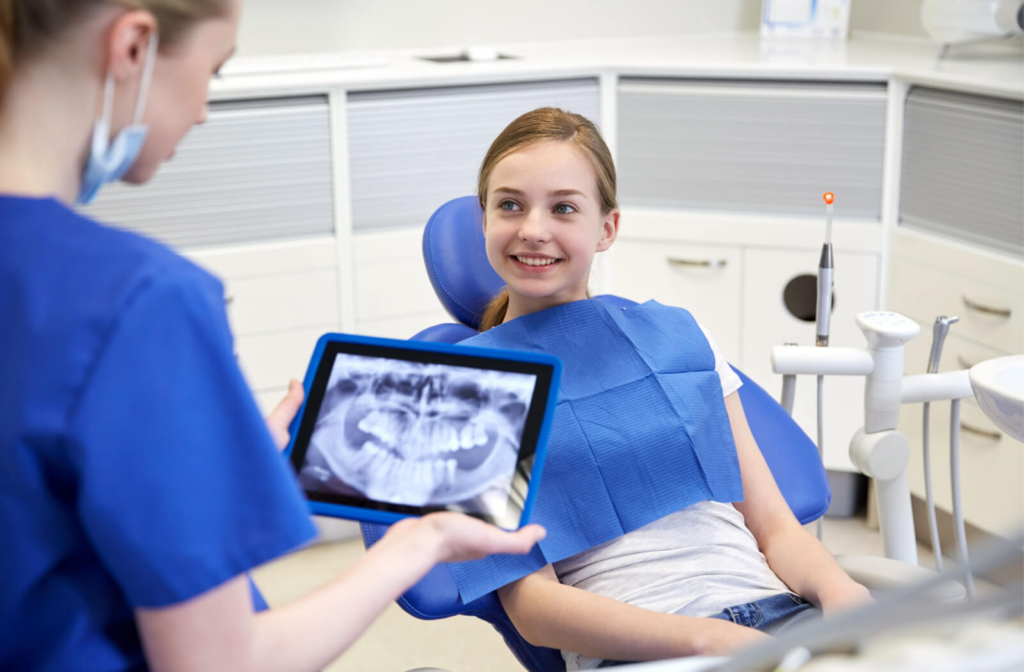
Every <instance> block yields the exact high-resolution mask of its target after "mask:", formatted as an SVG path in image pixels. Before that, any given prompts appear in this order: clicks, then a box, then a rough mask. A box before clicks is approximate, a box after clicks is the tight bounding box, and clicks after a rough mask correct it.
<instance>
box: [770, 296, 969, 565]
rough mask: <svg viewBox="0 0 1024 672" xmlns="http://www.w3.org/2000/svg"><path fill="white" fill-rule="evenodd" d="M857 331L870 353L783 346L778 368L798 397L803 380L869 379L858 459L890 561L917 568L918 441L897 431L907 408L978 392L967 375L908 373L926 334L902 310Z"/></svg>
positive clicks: (869, 318)
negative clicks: (915, 346)
mask: <svg viewBox="0 0 1024 672" xmlns="http://www.w3.org/2000/svg"><path fill="white" fill-rule="evenodd" d="M857 326H858V327H860V329H861V331H862V332H863V333H864V336H865V338H866V339H867V342H868V348H867V350H861V349H857V348H835V347H829V348H819V347H805V346H785V345H783V346H778V347H776V348H775V349H774V350H773V352H772V369H773V370H774V371H775V373H779V374H782V375H783V389H784V393H788V394H789V395H790V397H792V387H793V385H794V383H793V382H792V381H793V380H794V379H793V378H792V377H793V376H796V375H816V376H817V375H858V376H866V378H867V380H866V382H865V386H864V426H863V427H862V428H861V429H859V430H857V432H856V433H855V434H854V436H853V439H852V440H851V441H850V458H851V460H852V461H853V463H854V465H855V466H856V467H857V469H859V470H860V471H861V472H862V473H864V474H865V475H867V476H869V477H871V478H873V479H875V485H876V492H877V496H878V510H879V524H880V526H881V531H882V542H883V547H884V553H885V556H886V557H887V558H890V559H892V560H898V561H900V562H904V563H907V564H911V565H917V562H918V560H917V542H916V535H915V533H914V520H913V514H912V509H911V503H910V484H909V481H908V478H907V464H908V463H909V459H910V444H909V443H908V441H907V439H906V437H905V436H904V435H903V434H902V433H901V432H899V431H898V430H897V429H896V427H897V424H898V422H899V415H900V406H901V405H902V404H908V403H921V402H925V401H940V400H947V399H961V398H965V397H972V396H974V393H973V391H972V389H971V384H970V379H969V377H968V374H967V371H953V372H949V373H935V374H922V375H917V376H904V375H903V349H904V346H905V345H906V343H907V342H908V341H910V340H911V339H912V338H914V337H915V336H917V335H918V333H920V330H921V328H920V327H919V326H918V325H917V323H915V322H914V321H912V320H910V319H908V318H906V317H904V316H902V315H899V314H898V313H889V312H869V313H861V314H860V315H858V316H857ZM787 388H788V389H787Z"/></svg>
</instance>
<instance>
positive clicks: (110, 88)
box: [100, 70, 114, 140]
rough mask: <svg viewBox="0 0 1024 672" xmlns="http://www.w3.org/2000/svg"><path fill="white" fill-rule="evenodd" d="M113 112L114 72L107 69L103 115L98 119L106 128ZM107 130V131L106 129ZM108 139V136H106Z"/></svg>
mask: <svg viewBox="0 0 1024 672" xmlns="http://www.w3.org/2000/svg"><path fill="white" fill-rule="evenodd" d="M113 114H114V73H112V72H110V71H109V70H108V71H107V81H106V83H105V84H104V85H103V116H101V117H100V119H101V120H102V121H103V125H104V126H106V128H107V129H109V128H110V119H111V117H112V116H113ZM108 132H109V131H108ZM108 140H109V138H108Z"/></svg>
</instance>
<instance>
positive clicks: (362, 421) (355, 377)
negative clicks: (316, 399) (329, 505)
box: [299, 353, 537, 517]
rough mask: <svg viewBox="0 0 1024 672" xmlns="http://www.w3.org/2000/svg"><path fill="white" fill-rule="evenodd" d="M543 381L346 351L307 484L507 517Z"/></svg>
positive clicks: (330, 389)
mask: <svg viewBox="0 0 1024 672" xmlns="http://www.w3.org/2000/svg"><path fill="white" fill-rule="evenodd" d="M536 382H537V379H536V376H534V375H532V374H525V373H512V372H505V371H492V370H483V369H474V368H468V367H462V366H452V365H444V364H428V363H422V362H409V361H402V360H394V359H384V358H377V357H365V356H361V355H352V354H347V353H341V354H339V355H337V357H336V358H335V360H334V365H333V368H332V370H331V375H330V378H329V380H328V383H327V388H326V390H325V392H324V399H323V402H322V404H321V406H320V413H319V415H318V416H317V420H316V425H315V427H314V429H313V434H312V437H311V438H310V443H309V450H308V451H307V453H306V458H305V464H304V465H303V467H302V469H301V470H300V473H299V478H300V480H301V482H302V485H303V486H304V487H305V488H306V489H307V490H315V491H319V492H325V493H337V494H342V495H349V496H361V497H366V498H369V499H372V500H375V501H379V502H389V503H392V504H404V505H408V506H447V507H448V508H450V509H452V508H453V509H457V510H462V511H466V512H469V513H479V514H484V515H487V516H494V517H501V516H503V515H504V513H505V509H506V507H507V505H508V501H509V494H510V493H509V490H510V488H511V485H512V478H513V475H514V474H515V471H516V464H517V462H518V460H519V447H520V443H521V439H522V434H523V427H524V425H525V423H526V418H527V415H528V412H529V406H530V402H531V400H532V398H533V391H534V387H535V385H536Z"/></svg>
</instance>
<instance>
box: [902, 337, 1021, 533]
mask: <svg viewBox="0 0 1024 672" xmlns="http://www.w3.org/2000/svg"><path fill="white" fill-rule="evenodd" d="M957 326H959V325H953V326H952V327H951V334H950V336H949V337H948V339H947V340H946V345H945V347H944V348H943V352H942V361H941V362H940V366H939V370H940V371H955V370H957V369H962V368H965V367H966V366H968V365H970V364H973V363H977V362H979V361H984V360H986V359H991V358H993V357H1000V356H1003V355H1005V353H1003V352H1000V351H998V350H993V349H991V348H987V347H985V346H982V345H979V344H977V343H973V342H971V341H968V340H966V339H963V338H960V337H959V336H957V335H956V328H957ZM922 327H927V328H926V329H924V330H923V331H922V334H921V336H919V337H918V338H916V339H914V340H913V341H911V342H910V343H909V344H908V345H907V350H906V360H905V362H906V367H905V370H906V373H907V374H908V375H909V374H918V373H924V372H925V369H926V368H927V362H928V353H929V351H930V349H931V333H930V325H924V324H922ZM922 408H923V406H922V405H921V404H910V405H907V406H904V407H903V409H902V411H901V413H900V431H902V432H903V433H904V434H905V435H906V437H907V439H908V440H909V441H910V446H911V451H910V464H909V465H908V468H907V473H908V475H909V477H910V489H911V492H913V493H914V494H915V495H917V496H919V497H921V498H922V499H923V498H924V495H925V491H924V461H923V443H922V431H923V424H922V418H923V414H922ZM949 409H950V403H949V402H948V401H945V402H936V403H933V404H931V413H930V415H931V421H930V425H929V427H930V430H931V431H930V436H931V440H930V453H931V464H932V492H933V493H934V496H935V504H936V506H938V507H940V508H942V509H945V510H946V511H952V510H953V507H952V495H951V492H952V491H951V489H950V465H949V431H950V426H949ZM960 483H961V489H962V498H963V499H962V501H963V507H964V518H965V520H967V521H968V522H970V523H971V524H973V525H975V526H976V527H980V528H982V529H983V530H986V531H988V532H991V533H993V534H999V535H1002V536H1004V537H1007V538H1013V537H1015V536H1017V535H1019V534H1020V533H1021V532H1022V531H1024V529H1022V524H1024V446H1021V444H1019V443H1017V442H1016V441H1014V440H1013V439H1012V438H1010V437H1009V436H1007V435H1005V434H1004V433H1002V432H1001V431H999V428H998V427H996V426H995V425H994V424H993V423H992V422H991V421H990V420H989V419H988V417H987V416H986V415H985V414H984V413H983V412H982V410H981V408H980V407H979V406H978V403H977V402H976V401H975V400H974V399H964V400H963V401H962V402H961V409H960Z"/></svg>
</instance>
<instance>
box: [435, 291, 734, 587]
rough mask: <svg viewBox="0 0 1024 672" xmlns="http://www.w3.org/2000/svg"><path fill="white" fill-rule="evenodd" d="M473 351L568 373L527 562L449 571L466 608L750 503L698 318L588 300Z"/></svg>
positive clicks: (542, 315)
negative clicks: (634, 535)
mask: <svg viewBox="0 0 1024 672" xmlns="http://www.w3.org/2000/svg"><path fill="white" fill-rule="evenodd" d="M462 344H463V345H474V346H481V347H491V348H509V349H512V350H527V351H531V352H543V353H548V354H551V355H555V356H557V357H559V358H560V359H561V360H562V364H563V371H562V381H561V388H560V391H559V398H558V405H557V407H556V410H555V417H554V423H553V425H552V428H551V435H550V439H549V441H548V449H547V456H546V458H545V462H544V470H543V474H542V477H541V487H540V490H539V491H538V493H537V502H536V506H535V508H534V514H533V517H532V520H531V522H536V523H540V524H541V525H543V526H544V527H545V528H547V531H548V536H547V537H546V538H545V539H544V540H542V541H541V542H540V543H539V544H538V545H537V546H536V547H534V549H533V551H531V553H530V554H528V555H525V556H509V555H501V556H491V557H489V558H485V559H483V560H474V561H472V562H465V563H458V564H455V563H453V564H449V569H450V570H451V573H452V576H453V577H454V579H455V583H456V585H457V586H458V588H459V595H460V596H461V597H462V600H463V602H464V603H468V602H471V601H472V600H475V599H476V598H478V597H480V596H482V595H485V594H487V593H489V592H491V591H493V590H495V589H497V588H499V587H501V586H503V585H506V584H508V583H511V582H512V581H515V580H517V579H520V578H522V577H524V576H526V575H528V574H531V573H533V572H535V571H536V570H538V569H540V568H541V567H543V566H544V565H547V564H551V563H554V562H557V561H559V560H563V559H565V558H567V557H570V556H572V555H576V554H577V553H581V552H583V551H585V550H587V549H590V548H593V547H594V546H597V545H599V544H603V543H605V542H607V541H610V540H612V539H615V538H616V537H619V536H622V535H623V534H625V533H627V532H631V531H633V530H636V529H638V528H640V527H643V526H644V525H647V524H648V523H651V522H654V521H655V520H658V519H660V518H663V517H665V516H667V515H669V514H670V513H674V512H676V511H679V510H681V509H683V508H685V507H687V506H689V505H691V504H693V503H695V502H700V501H705V500H708V499H711V500H715V501H719V502H736V501H741V500H742V499H743V484H742V482H741V479H740V469H739V461H738V460H737V457H736V446H735V444H734V442H733V436H732V429H731V427H730V425H729V418H728V415H727V414H726V410H725V403H724V401H723V398H722V385H721V380H720V378H719V376H718V373H716V372H715V358H714V354H713V353H712V351H711V348H710V346H709V345H708V342H707V339H706V338H705V337H704V334H703V333H702V332H701V330H700V327H698V326H697V323H696V322H695V321H694V319H693V317H692V316H691V315H690V313H689V312H687V311H685V310H683V309H681V308H671V307H668V306H663V305H661V304H659V303H657V302H654V301H648V302H647V303H644V304H642V305H639V306H635V307H630V308H614V307H611V306H607V305H606V304H603V303H601V302H598V301H590V300H584V301H577V302H574V303H568V304H564V305H561V306H557V307H555V308H549V309H548V310H544V311H541V312H538V313H532V314H530V315H525V316H523V317H520V318H517V319H515V320H512V321H510V322H507V323H506V324H503V325H500V326H498V327H495V328H494V329H491V330H489V331H486V332H484V333H482V334H480V335H478V336H474V337H472V338H469V339H467V340H465V341H462Z"/></svg>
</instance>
